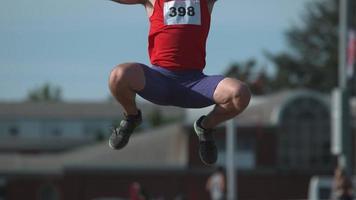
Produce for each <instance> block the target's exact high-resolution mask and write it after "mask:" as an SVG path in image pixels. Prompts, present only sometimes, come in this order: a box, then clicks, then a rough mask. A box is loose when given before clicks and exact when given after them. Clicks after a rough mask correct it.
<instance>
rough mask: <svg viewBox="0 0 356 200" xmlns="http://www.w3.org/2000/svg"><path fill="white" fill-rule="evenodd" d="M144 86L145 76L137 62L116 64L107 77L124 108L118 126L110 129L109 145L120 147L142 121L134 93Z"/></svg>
mask: <svg viewBox="0 0 356 200" xmlns="http://www.w3.org/2000/svg"><path fill="white" fill-rule="evenodd" d="M144 87H145V76H144V72H143V69H142V65H141V64H139V63H124V64H120V65H118V66H116V67H115V68H114V69H113V70H112V72H111V74H110V77H109V88H110V91H111V93H112V95H113V96H114V97H115V99H116V100H117V101H118V102H119V103H120V104H121V106H122V107H123V109H124V116H125V118H124V119H123V120H122V121H121V122H120V125H119V127H117V128H114V129H113V130H112V133H111V136H110V139H109V146H110V147H111V148H113V149H121V148H123V147H124V146H126V144H127V143H128V141H129V138H130V136H131V134H132V133H133V131H134V129H135V128H136V127H137V126H139V125H140V124H141V122H142V116H141V112H140V110H139V109H138V108H137V106H136V101H135V97H136V93H137V91H140V90H142V89H143V88H144Z"/></svg>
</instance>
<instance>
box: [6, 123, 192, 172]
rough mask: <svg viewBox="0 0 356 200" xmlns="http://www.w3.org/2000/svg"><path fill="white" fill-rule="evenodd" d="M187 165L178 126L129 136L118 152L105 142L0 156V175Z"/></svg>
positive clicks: (185, 144)
mask: <svg viewBox="0 0 356 200" xmlns="http://www.w3.org/2000/svg"><path fill="white" fill-rule="evenodd" d="M187 165H188V135H187V134H184V129H183V128H182V126H181V125H179V124H172V125H168V126H165V127H161V128H158V129H152V130H150V131H147V132H145V133H144V134H135V135H133V136H132V138H131V140H130V142H129V144H128V145H127V146H126V147H125V148H124V149H122V150H119V151H116V150H112V149H110V148H109V146H108V144H107V141H105V142H102V143H98V144H94V145H90V146H86V147H82V148H78V149H76V150H73V151H70V152H65V153H58V154H39V155H22V154H0V174H26V173H30V174H32V173H36V174H61V173H63V170H65V169H77V168H79V169H91V168H95V169H96V170H100V169H105V170H108V169H132V168H136V169H137V168H142V169H162V168H164V169H167V168H175V169H176V168H184V167H186V166H187Z"/></svg>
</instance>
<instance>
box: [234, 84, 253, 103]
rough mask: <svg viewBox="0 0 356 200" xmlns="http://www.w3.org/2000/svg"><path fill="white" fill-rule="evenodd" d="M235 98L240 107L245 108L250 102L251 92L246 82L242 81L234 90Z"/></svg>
mask: <svg viewBox="0 0 356 200" xmlns="http://www.w3.org/2000/svg"><path fill="white" fill-rule="evenodd" d="M233 99H234V100H235V101H236V102H237V104H238V105H237V106H238V108H240V109H245V108H246V107H247V106H248V104H249V103H250V99H251V92H250V89H249V88H248V86H247V85H246V84H245V83H242V82H240V84H238V85H237V86H236V87H235V88H234V90H233Z"/></svg>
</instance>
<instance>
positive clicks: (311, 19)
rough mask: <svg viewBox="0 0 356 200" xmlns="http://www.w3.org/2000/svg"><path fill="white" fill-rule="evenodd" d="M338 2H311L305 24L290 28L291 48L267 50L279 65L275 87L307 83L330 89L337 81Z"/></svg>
mask: <svg viewBox="0 0 356 200" xmlns="http://www.w3.org/2000/svg"><path fill="white" fill-rule="evenodd" d="M338 4H339V1H338V0H316V1H312V2H310V3H308V4H307V5H306V11H305V13H304V15H303V18H302V25H294V26H292V27H291V28H290V29H289V30H288V31H287V32H286V39H287V42H288V44H289V47H290V49H289V51H287V52H283V53H280V54H276V55H273V54H271V53H267V56H268V57H269V58H270V60H272V61H273V62H274V63H275V65H276V67H277V74H276V77H275V79H274V81H272V83H271V87H272V88H273V89H274V90H279V89H283V88H297V87H305V88H310V89H315V90H319V91H322V92H330V90H331V89H332V88H333V87H335V86H336V85H337V78H338V77H337V72H338V71H337V66H338V21H339V17H338V15H339V14H338V9H339V7H338ZM353 5H355V4H353ZM353 15H354V16H353V19H354V21H356V15H355V13H353Z"/></svg>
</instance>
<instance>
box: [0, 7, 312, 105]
mask: <svg viewBox="0 0 356 200" xmlns="http://www.w3.org/2000/svg"><path fill="white" fill-rule="evenodd" d="M308 1H311V0H297V1H296V0H268V1H265V0H249V1H242V0H240V1H239V0H229V1H228V0H219V1H218V3H217V4H216V6H215V8H214V12H213V18H212V24H211V31H210V35H209V38H208V44H207V66H206V70H205V72H206V73H207V74H219V73H222V72H224V71H225V70H226V68H227V66H228V65H229V64H230V63H231V62H234V61H244V60H246V59H248V58H251V57H255V58H257V59H258V61H259V63H260V64H267V65H268V66H269V69H268V70H269V72H271V73H273V67H272V65H271V64H270V63H268V61H267V60H266V59H265V58H264V56H263V51H264V50H268V51H270V52H279V51H282V50H285V49H287V45H286V43H285V40H284V37H283V33H284V31H285V30H286V29H287V28H289V27H290V26H292V25H293V24H297V23H298V22H299V20H300V16H301V13H302V12H303V10H304V4H305V3H306V2H308ZM147 32H148V20H147V17H146V13H145V11H144V8H143V7H142V6H140V5H120V4H116V3H113V2H111V1H109V0H85V1H84V0H79V1H78V0H76V1H73V0H61V1H54V0H35V1H28V0H16V1H10V0H7V1H5V2H2V4H1V6H0V100H2V101H11V100H23V99H25V98H26V96H27V92H28V90H30V89H33V88H36V87H39V86H41V85H42V84H44V83H46V82H50V83H52V84H54V85H57V86H60V87H61V88H62V90H63V97H64V99H65V100H69V101H77V100H89V101H91V100H93V101H97V100H102V99H107V97H108V95H109V91H108V87H107V78H108V74H109V73H110V70H111V69H112V68H113V67H114V66H115V65H116V64H118V63H121V62H127V61H137V62H142V63H146V64H148V63H149V60H148V55H147Z"/></svg>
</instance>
